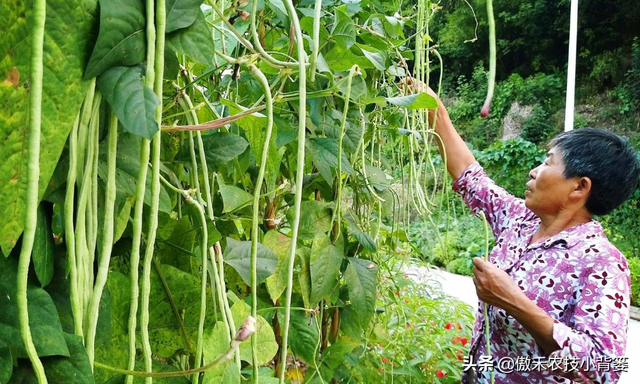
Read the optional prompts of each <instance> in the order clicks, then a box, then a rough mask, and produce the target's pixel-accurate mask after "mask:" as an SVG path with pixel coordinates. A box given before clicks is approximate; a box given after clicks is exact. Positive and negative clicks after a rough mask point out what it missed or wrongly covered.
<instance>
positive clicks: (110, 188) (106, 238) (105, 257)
mask: <svg viewBox="0 0 640 384" xmlns="http://www.w3.org/2000/svg"><path fill="white" fill-rule="evenodd" d="M108 140H109V149H108V152H107V153H108V156H109V160H108V163H107V168H108V171H107V190H106V191H105V199H104V200H105V207H104V225H103V227H102V229H103V231H104V235H103V236H102V249H101V251H100V262H99V266H98V275H97V277H96V283H95V287H94V289H93V296H92V298H91V307H90V309H89V319H88V321H89V326H88V329H87V339H86V342H85V344H86V346H87V355H88V356H89V363H91V364H92V368H93V360H94V351H95V339H96V328H97V326H98V311H99V309H100V299H101V298H102V291H103V289H104V286H105V284H106V283H107V277H108V275H109V262H110V261H111V250H112V249H113V217H114V207H115V202H116V153H117V148H118V118H117V117H116V115H115V113H114V112H113V111H111V120H110V124H109V139H108ZM96 215H97V212H96Z"/></svg>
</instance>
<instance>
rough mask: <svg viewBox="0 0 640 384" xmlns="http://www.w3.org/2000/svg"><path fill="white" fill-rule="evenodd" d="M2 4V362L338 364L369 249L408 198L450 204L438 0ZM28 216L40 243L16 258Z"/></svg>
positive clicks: (211, 367) (371, 296)
mask: <svg viewBox="0 0 640 384" xmlns="http://www.w3.org/2000/svg"><path fill="white" fill-rule="evenodd" d="M27 3H28V2H27ZM489 3H490V2H489ZM20 7H21V8H20ZM19 8H20V9H16V10H15V11H14V12H13V13H11V14H10V15H9V16H7V18H5V19H1V20H0V26H1V27H2V29H3V30H8V29H11V31H12V32H14V34H12V35H11V39H10V42H9V43H10V44H8V45H7V44H2V45H0V58H4V60H5V61H0V63H1V64H0V75H3V76H4V74H5V73H6V74H14V73H15V71H24V70H25V68H29V71H27V72H24V73H25V75H23V76H22V77H20V76H18V79H17V80H14V79H15V77H11V78H10V80H7V81H8V82H5V83H2V85H1V86H0V101H1V102H3V103H5V104H6V103H7V101H11V102H12V103H14V105H15V111H7V110H3V111H2V112H0V122H5V121H10V122H11V124H14V125H11V124H7V125H6V126H5V127H3V128H2V131H1V134H2V136H0V139H4V142H5V143H6V144H5V146H6V148H7V149H3V154H5V155H7V158H9V159H11V160H10V161H9V162H7V165H5V166H3V168H1V169H0V175H1V177H2V178H3V179H2V180H4V179H5V178H7V175H12V176H11V177H10V179H11V180H12V181H11V184H10V188H11V189H12V190H13V193H14V195H13V196H15V200H13V201H14V206H15V209H14V210H12V211H11V212H10V213H8V214H6V215H2V217H1V219H0V220H2V222H0V228H3V229H4V230H3V231H1V233H0V248H1V250H2V254H3V256H1V257H0V277H1V279H0V280H1V281H2V283H0V300H2V301H0V303H2V305H7V308H9V309H8V310H6V311H5V310H3V312H4V313H0V324H3V326H2V327H0V366H1V367H3V368H0V382H2V383H5V382H9V383H12V382H14V381H13V380H15V382H28V379H25V378H31V377H32V376H33V378H35V380H37V382H39V383H46V382H47V380H48V381H49V382H78V383H114V382H126V383H134V382H139V381H138V380H142V379H141V378H142V377H144V381H145V383H151V382H159V383H164V382H166V383H169V382H171V383H174V382H175V383H186V382H191V383H192V384H197V383H219V382H224V383H240V382H241V380H242V381H247V382H252V383H262V382H276V381H277V382H280V383H284V382H287V381H291V379H292V377H297V376H296V375H302V374H303V373H301V372H305V373H304V375H305V376H306V380H307V381H308V382H322V383H328V382H331V381H332V380H341V379H342V378H343V377H344V376H345V374H346V373H345V372H348V371H349V366H348V365H349V364H348V359H347V356H351V358H352V359H356V360H357V358H358V356H361V355H362V350H363V349H364V348H366V347H367V346H368V345H367V343H368V340H369V338H370V336H371V335H372V332H374V331H375V330H374V324H373V321H372V319H373V318H374V315H375V312H376V300H377V299H378V282H379V279H380V276H379V275H380V272H379V266H380V265H386V263H387V257H388V256H389V255H392V254H393V253H394V252H396V250H397V249H400V248H401V246H402V244H406V242H407V241H408V240H409V239H408V235H407V233H408V231H406V229H407V226H408V225H409V222H410V221H411V220H412V218H411V216H412V215H414V214H418V215H419V216H420V218H421V219H423V220H424V221H425V222H427V223H429V225H432V226H434V227H437V224H436V221H438V220H439V215H442V214H443V212H445V213H446V212H447V211H448V210H449V209H450V207H449V201H450V200H449V197H448V193H442V192H441V191H442V190H443V189H444V190H447V189H448V184H447V177H446V164H447V160H446V158H445V159H444V168H442V166H441V165H440V163H439V161H438V160H437V155H436V153H437V147H438V146H439V145H440V146H441V145H442V140H441V139H440V136H439V135H438V134H437V133H436V132H435V126H436V121H435V119H436V118H435V116H437V114H436V113H433V111H434V110H437V108H438V103H437V101H436V97H434V96H435V95H436V94H437V95H439V94H440V92H441V87H442V77H443V71H444V69H443V66H444V64H443V62H442V58H441V56H440V54H439V53H438V50H437V44H436V42H434V41H433V38H432V36H431V35H430V27H429V26H430V21H431V20H432V18H433V16H434V14H436V13H437V12H439V10H440V7H439V6H438V4H437V3H433V2H431V1H428V0H419V1H417V2H415V4H407V3H403V2H398V1H390V2H381V1H375V0H361V1H350V2H326V1H324V2H323V1H320V0H318V1H295V2H294V1H293V0H283V1H275V0H274V1H270V0H267V1H253V0H251V1H248V2H247V1H243V0H239V1H225V0H220V1H215V0H207V1H206V2H203V0H157V1H153V0H146V1H143V0H100V1H99V2H98V1H96V0H88V1H87V0H82V1H81V0H66V1H63V0H49V1H47V2H46V4H45V1H44V0H38V1H34V2H33V7H31V6H30V5H29V6H27V4H22V3H21V4H20V5H19ZM45 9H46V11H47V12H46V14H47V15H52V16H49V17H48V18H47V16H45ZM45 20H46V23H45ZM96 31H97V34H95V32H96ZM492 31H493V29H492ZM14 35H15V36H14ZM494 40H495V38H493V39H492V42H493V43H492V44H494V45H495V41H494ZM21 41H28V42H29V44H31V46H32V47H31V50H30V51H29V52H27V51H26V50H24V49H23V48H22V47H21V45H20V44H19V42H21ZM12 44H13V45H12ZM22 44H25V43H22ZM14 45H15V47H16V48H15V51H14V50H13V49H14V48H13V47H14ZM43 51H44V54H43ZM65 57H70V59H68V60H66V59H64V58H65ZM492 57H495V53H494V50H493V49H492ZM492 68H494V72H495V64H494V63H493V62H492ZM12 71H13V72H12ZM43 72H44V78H43ZM12 76H13V75H12ZM429 84H431V85H433V87H434V89H436V94H434V93H433V92H432V91H431V90H430V89H429V87H428V85H429ZM490 88H492V87H491V86H490ZM487 100H489V101H490V95H489V96H488V99H487ZM27 108H28V109H27ZM27 110H28V113H26V111H27ZM12 114H16V115H17V116H27V117H28V122H29V125H28V128H27V127H26V126H25V127H22V126H21V125H19V123H18V122H17V120H16V119H15V118H11V116H12ZM18 120H19V119H18ZM41 126H42V129H40V127H41ZM18 128H19V129H18ZM13 129H15V130H16V131H18V130H19V131H20V132H21V134H20V135H13V134H11V133H10V132H11V130H13ZM40 137H42V139H40ZM27 144H28V145H27ZM22 146H25V147H26V151H24V153H23V152H20V151H19V150H17V149H15V148H21V147H22ZM11 151H13V152H11ZM4 152H7V153H4ZM9 152H11V153H9ZM20 156H22V157H23V158H24V159H21V160H19V161H17V160H13V159H14V158H17V157H18V158H19V157H20ZM23 165H26V166H24V167H23ZM23 191H24V193H23ZM3 212H4V211H3ZM38 212H43V215H44V216H45V218H46V220H40V221H39V220H37V213H38ZM447 217H448V215H447ZM47 223H49V224H47ZM38 226H41V227H42V228H43V229H42V230H43V231H48V232H46V233H49V234H50V236H49V238H50V239H54V240H55V243H54V244H53V245H52V246H50V247H45V248H46V249H44V250H43V248H42V247H41V246H39V245H38V246H36V248H34V249H35V250H34V251H33V254H34V255H33V256H34V257H33V258H32V257H31V255H32V246H33V243H34V231H35V230H36V227H38ZM445 229H446V228H445ZM445 232H446V231H445ZM20 236H22V237H21V239H22V240H21V241H18V239H19V238H20ZM50 239H49V240H50ZM437 241H441V242H443V243H446V241H447V235H446V233H444V234H442V235H440V234H439V235H438V239H437ZM18 244H20V246H18ZM47 244H49V243H47ZM36 245H37V244H36ZM444 249H446V247H444ZM41 252H42V254H41ZM18 254H19V256H18ZM141 256H142V258H141ZM32 259H33V260H32ZM31 264H33V266H34V269H35V270H36V274H35V275H33V276H32V275H30V274H29V268H30V265H31ZM42 271H53V272H46V273H49V276H44V275H43V274H45V272H42ZM14 296H15V297H16V300H15V301H14V300H13V299H12V298H13V297H14ZM5 297H9V301H7V302H5V301H4V300H5V299H4V298H5ZM14 307H15V308H14ZM3 308H4V307H3ZM4 325H7V326H6V327H5V326H4ZM16 330H17V332H19V334H20V336H21V340H22V341H19V340H16V339H15V338H13V336H15V335H14V334H15V332H16ZM45 334H46V335H47V338H43V335H45ZM248 339H250V342H244V341H245V340H248ZM7 356H8V357H7ZM4 367H8V368H4ZM301 367H304V369H300V368H301ZM421 374H422V373H419V374H418V375H421ZM292 375H293V376H292ZM168 377H172V378H173V379H167V378H168ZM22 380H27V381H22ZM169 380H175V381H169Z"/></svg>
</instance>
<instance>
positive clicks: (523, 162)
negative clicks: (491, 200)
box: [474, 138, 545, 197]
mask: <svg viewBox="0 0 640 384" xmlns="http://www.w3.org/2000/svg"><path fill="white" fill-rule="evenodd" d="M544 154H545V151H543V150H541V149H539V148H538V147H537V146H536V145H535V144H533V143H531V142H530V141H526V140H524V139H520V138H517V139H512V140H507V141H504V142H503V141H497V142H496V143H494V144H493V145H492V146H491V147H489V148H488V149H487V150H486V151H482V152H475V153H474V155H475V157H476V159H478V161H479V162H480V164H482V166H483V167H484V169H485V170H486V171H487V174H488V175H489V177H491V178H492V179H493V180H494V181H495V182H496V183H497V184H498V185H499V186H501V187H503V188H504V189H506V190H507V191H508V192H509V193H511V194H513V195H515V196H518V197H524V190H525V186H524V185H525V184H526V182H527V181H528V180H529V171H530V170H531V169H533V168H535V167H537V166H538V165H539V164H540V163H541V162H542V161H544Z"/></svg>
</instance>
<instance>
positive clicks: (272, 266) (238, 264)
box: [224, 237, 278, 285]
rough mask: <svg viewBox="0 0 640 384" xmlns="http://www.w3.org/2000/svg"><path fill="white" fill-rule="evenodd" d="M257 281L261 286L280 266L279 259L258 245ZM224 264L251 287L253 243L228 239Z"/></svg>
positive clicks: (267, 249)
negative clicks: (277, 266) (231, 268)
mask: <svg viewBox="0 0 640 384" xmlns="http://www.w3.org/2000/svg"><path fill="white" fill-rule="evenodd" d="M257 256H258V261H257V264H258V265H257V274H258V276H257V279H258V284H260V283H261V282H262V281H263V280H264V279H266V278H267V277H269V276H271V275H273V273H274V272H275V271H276V265H277V264H278V257H277V256H276V255H275V254H274V253H273V252H271V250H270V249H269V248H267V247H265V246H264V245H262V244H260V243H258V255H257ZM224 262H225V263H227V264H229V265H230V266H232V267H233V269H235V270H236V272H238V273H239V274H240V277H241V278H242V281H244V283H245V284H247V285H251V241H238V240H234V239H232V238H230V237H227V247H226V248H225V250H224Z"/></svg>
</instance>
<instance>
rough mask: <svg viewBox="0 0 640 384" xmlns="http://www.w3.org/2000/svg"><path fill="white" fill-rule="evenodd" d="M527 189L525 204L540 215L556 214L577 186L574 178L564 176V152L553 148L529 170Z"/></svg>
mask: <svg viewBox="0 0 640 384" xmlns="http://www.w3.org/2000/svg"><path fill="white" fill-rule="evenodd" d="M529 178H530V180H529V181H528V182H527V184H526V186H527V190H526V191H525V193H524V195H525V205H526V206H527V208H529V209H530V210H531V211H533V213H535V214H536V215H537V216H538V217H541V216H546V215H556V214H558V212H560V211H561V210H562V208H563V207H565V206H566V204H567V203H568V201H569V195H570V194H571V192H573V191H574V190H575V188H576V180H575V179H574V178H571V179H567V178H565V177H564V163H563V161H562V153H561V152H560V150H559V149H558V148H557V147H553V148H551V150H549V152H548V153H547V157H546V158H545V160H544V162H543V163H542V164H540V165H539V166H537V167H536V168H534V169H532V170H531V172H529Z"/></svg>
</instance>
